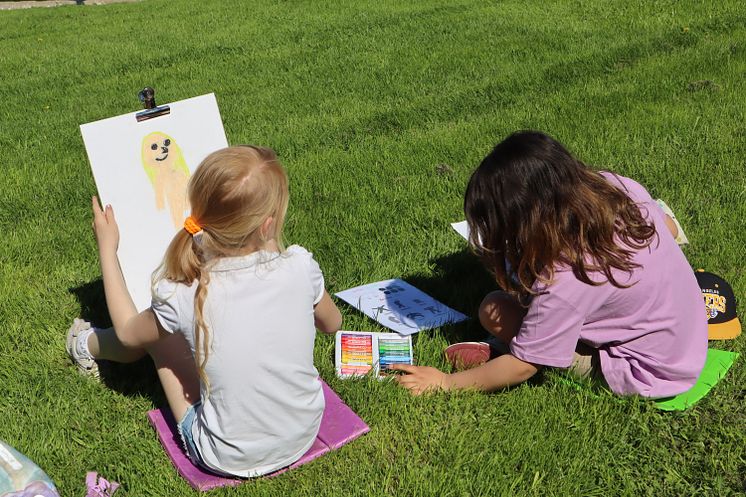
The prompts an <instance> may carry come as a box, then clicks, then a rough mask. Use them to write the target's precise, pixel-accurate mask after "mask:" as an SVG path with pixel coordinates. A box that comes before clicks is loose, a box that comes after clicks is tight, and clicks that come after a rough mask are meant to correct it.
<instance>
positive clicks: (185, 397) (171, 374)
mask: <svg viewBox="0 0 746 497" xmlns="http://www.w3.org/2000/svg"><path fill="white" fill-rule="evenodd" d="M148 353H149V354H150V357H152V358H153V362H154V363H155V367H156V369H157V371H158V378H159V379H160V380H161V386H163V391H164V392H165V394H166V399H167V400H168V405H169V406H170V407H171V412H173V414H174V418H175V419H176V421H177V422H178V421H180V420H181V418H183V417H184V414H185V413H186V410H187V409H188V408H189V407H190V406H191V405H192V404H194V403H195V402H197V401H198V400H199V399H200V392H199V376H198V375H197V366H196V364H195V363H194V356H193V355H192V351H191V349H190V348H189V344H188V343H187V341H186V339H185V338H184V335H182V334H181V333H174V334H169V333H165V332H164V333H163V334H162V335H161V339H160V340H158V341H157V342H155V343H154V344H153V345H151V346H149V347H148Z"/></svg>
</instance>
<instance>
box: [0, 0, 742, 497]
mask: <svg viewBox="0 0 746 497" xmlns="http://www.w3.org/2000/svg"><path fill="white" fill-rule="evenodd" d="M745 26H746V10H744V8H743V6H742V2H741V0H727V1H722V2H696V1H673V0H671V1H662V2H650V1H621V0H620V1H616V2H607V1H605V0H576V1H567V2H559V1H553V2H523V1H517V0H509V1H503V2H482V1H472V0H455V1H449V2H446V1H423V2H416V3H413V2H401V1H390V0H376V1H359V2H354V3H348V2H315V1H314V2H312V1H298V2H277V3H275V2H253V1H252V2H244V1H236V0H230V1H229V0H223V1H217V0H213V1H196V0H192V1H182V0H171V1H166V0H149V1H143V2H141V3H135V4H118V5H108V6H98V7H94V6H90V7H76V6H71V7H61V8H55V9H32V10H24V11H12V12H10V11H9V12H0V75H2V83H1V84H0V171H1V173H0V191H2V194H0V236H2V242H1V243H0V326H1V327H0V337H2V340H0V418H1V419H2V422H0V439H3V440H6V441H7V442H9V443H10V444H11V445H13V446H15V447H16V448H18V449H19V450H20V451H22V452H24V453H25V454H27V455H28V456H29V457H31V458H32V459H34V460H35V461H36V462H37V463H38V464H39V465H40V466H41V467H42V468H44V469H45V470H46V471H47V472H48V473H49V475H50V476H51V477H52V478H53V479H54V480H55V482H57V484H58V486H59V488H60V490H61V492H62V495H63V496H73V495H82V493H83V492H82V488H83V480H84V475H85V472H86V471H87V470H96V471H98V472H99V473H101V474H102V475H104V476H105V477H107V478H110V479H114V480H117V481H119V482H121V483H122V484H123V491H122V494H123V495H127V496H138V497H139V496H145V495H169V496H171V495H192V494H193V492H192V490H191V488H190V487H189V486H188V485H187V484H186V483H185V482H184V481H183V480H181V479H180V478H179V477H178V476H177V475H176V473H175V471H174V469H173V468H172V467H171V464H170V462H169V460H168V459H167V458H166V456H165V454H164V452H163V451H162V450H161V448H160V445H159V444H158V442H157V440H156V437H155V435H154V433H153V431H152V429H151V428H150V426H149V425H148V424H147V421H146V418H145V412H146V411H147V410H149V409H152V408H153V407H154V406H159V405H162V404H163V403H164V397H163V394H162V391H161V389H160V387H159V386H158V384H157V379H156V377H155V374H154V371H153V369H152V366H150V365H149V364H148V363H147V362H143V363H141V364H136V365H132V366H120V367H114V368H112V369H111V370H110V371H109V372H108V375H107V381H106V384H98V383H95V382H92V381H89V380H87V379H85V378H82V377H80V376H78V374H77V373H76V371H75V369H74V368H73V367H71V366H70V365H69V362H68V359H67V356H66V354H65V350H64V336H65V331H66V330H67V327H68V325H69V323H70V321H71V320H72V319H73V318H74V317H77V316H79V315H81V314H82V315H85V316H88V317H92V318H94V319H96V320H97V321H98V322H104V321H106V319H107V317H106V311H105V308H104V301H103V296H102V295H101V288H102V287H101V282H100V274H99V268H98V260H97V253H96V250H95V243H94V240H93V236H92V233H91V225H90V221H91V215H90V212H89V209H90V196H91V195H92V194H94V193H95V186H94V183H93V178H92V175H91V172H90V169H89V166H88V162H87V158H86V154H85V149H84V147H83V142H82V139H81V137H80V132H79V130H78V126H79V125H80V124H81V123H86V122H90V121H93V120H97V119H101V118H105V117H110V116H114V115H119V114H122V113H126V112H131V111H133V110H136V109H137V108H138V105H139V103H138V101H137V99H136V94H137V91H138V90H140V89H141V88H142V87H143V86H146V85H152V86H154V87H155V88H156V90H157V92H158V93H157V96H158V99H159V102H161V103H165V102H167V101H175V100H180V99H184V98H187V97H192V96H196V95H201V94H204V93H208V92H215V94H216V95H217V99H218V103H219V105H220V109H221V112H222V117H223V121H224V123H225V129H226V133H227V136H228V140H229V142H230V143H233V144H239V143H257V144H263V145H267V146H270V147H273V148H274V149H275V150H276V151H277V152H278V154H279V155H280V157H281V159H282V161H283V163H284V164H285V166H286V167H287V169H288V172H289V175H290V184H291V205H290V212H289V218H288V221H287V230H286V233H287V238H288V240H289V241H290V242H292V243H299V244H301V245H304V246H306V247H308V248H309V249H310V250H312V251H313V252H314V253H315V255H316V257H317V259H318V261H319V262H320V264H321V267H322V269H323V270H324V272H325V275H326V281H327V285H328V288H329V289H330V291H331V292H334V291H339V290H343V289H345V288H348V287H351V286H355V285H359V284H363V283H368V282H373V281H378V280H381V279H387V278H393V277H402V278H403V279H405V280H407V281H409V282H410V283H413V284H414V285H416V286H418V287H420V288H421V289H423V290H425V291H427V292H429V293H430V294H432V295H433V296H435V297H437V298H439V299H441V300H442V301H443V302H445V303H446V304H448V305H450V306H452V307H454V308H455V309H458V310H460V311H462V312H464V313H466V314H469V315H471V316H473V315H474V312H475V310H476V308H477V306H478V304H479V301H480V299H481V297H482V296H483V295H484V294H485V293H486V292H488V291H490V290H491V289H493V288H494V284H493V283H491V281H490V279H489V277H488V276H487V274H486V273H485V272H484V271H483V270H482V269H481V268H480V266H479V264H478V263H477V262H476V260H475V259H474V257H473V256H471V255H470V254H469V253H468V251H467V250H466V247H465V243H464V242H463V240H462V239H461V238H460V237H458V235H456V234H455V233H454V232H453V231H452V230H451V228H450V226H449V223H450V222H452V221H458V220H461V219H463V213H462V197H463V192H464V188H465V185H466V181H467V179H468V177H469V174H470V172H471V171H472V170H473V168H474V167H476V165H477V164H478V163H479V161H480V160H481V158H482V157H483V156H484V155H485V154H486V153H487V152H488V151H489V149H490V147H491V146H493V145H494V144H495V143H496V142H497V141H499V140H500V139H502V138H503V137H504V136H505V135H507V134H508V133H510V132H512V131H514V130H517V129H522V128H534V129H540V130H543V131H546V132H548V133H550V134H551V135H553V136H554V137H556V138H557V139H559V140H560V141H562V142H563V143H565V144H566V145H567V146H568V148H569V149H570V150H572V151H573V152H575V153H576V154H577V155H578V156H579V157H580V158H581V159H582V160H584V161H585V162H587V163H589V164H592V165H595V166H598V167H603V168H608V169H610V170H613V171H615V172H618V173H620V174H623V175H627V176H631V177H633V178H635V179H637V180H639V181H640V182H641V183H643V184H644V185H646V186H647V187H648V189H649V190H650V192H651V193H652V194H653V195H654V196H656V197H661V198H664V199H665V200H666V201H667V202H668V204H669V205H670V206H671V207H672V208H673V210H674V212H676V214H677V216H678V218H679V219H680V221H681V222H682V224H683V226H684V229H685V231H686V233H687V235H688V237H689V240H690V242H691V244H690V245H689V246H688V247H686V248H685V251H686V255H687V257H688V258H689V261H690V262H691V265H692V266H693V267H703V268H707V269H709V270H711V271H713V272H716V273H719V274H720V275H722V276H723V277H725V278H726V279H728V280H729V281H730V282H731V283H732V284H733V287H734V289H735V292H736V295H737V296H739V297H741V299H742V301H743V300H744V299H743V297H744V295H746V272H745V271H744V248H746V230H745V229H744V226H745V223H744V219H746V175H745V174H744V170H745V169H744V167H745V163H744V157H745V156H746V124H744V96H745V95H746V83H745V82H744V81H745V80H744V73H745V72H746V27H745ZM441 164H446V165H447V166H448V168H443V167H439V165H441ZM143 243H147V240H143ZM341 307H342V309H343V313H344V315H345V323H344V327H345V328H346V329H362V330H380V329H381V328H379V327H378V326H377V325H376V324H375V323H373V322H372V321H370V320H368V319H367V318H365V317H364V316H362V315H361V314H359V313H357V312H356V311H354V310H352V309H351V308H349V307H346V306H341ZM481 335H482V332H481V331H480V329H479V325H478V323H477V322H475V321H474V320H471V321H470V322H468V323H465V324H461V325H456V326H449V327H444V328H441V329H436V330H433V331H429V332H423V333H420V334H419V335H417V336H416V345H415V348H416V357H417V359H418V362H419V363H420V364H426V365H434V366H440V367H443V366H444V363H443V359H442V356H441V351H442V349H443V347H444V346H446V345H447V344H448V343H450V342H455V341H458V340H461V339H465V338H466V339H473V338H479V337H481ZM316 343H317V345H316V364H317V367H318V369H319V371H320V373H321V375H322V377H323V378H324V379H325V380H326V381H327V382H329V384H330V385H331V386H332V387H333V388H335V389H336V391H337V392H338V393H339V394H340V395H341V397H342V398H343V399H344V400H345V401H346V402H347V403H348V404H349V405H350V406H351V407H352V408H353V409H355V410H356V411H357V412H358V413H359V414H360V415H361V416H362V418H363V419H364V420H365V421H366V422H368V424H370V426H371V432H370V433H369V434H367V435H366V436H364V437H363V438H361V439H359V440H357V441H355V442H354V443H352V444H349V445H347V446H345V447H343V448H342V449H341V450H338V451H336V452H333V453H330V454H328V455H326V456H324V457H323V458H321V459H318V460H317V461H315V462H313V463H312V464H309V465H307V466H304V467H302V468H300V469H296V470H293V471H291V472H289V473H287V474H285V475H283V476H281V477H278V478H275V479H271V480H258V481H253V482H249V483H247V484H245V485H243V486H241V487H238V488H233V489H221V490H217V491H215V492H213V494H214V495H216V496H222V495H252V496H253V495H314V496H321V495H329V496H335V497H338V496H343V495H382V494H396V495H402V496H404V495H439V496H451V495H557V496H561V495H634V496H637V495H654V496H659V495H676V496H679V495H718V496H724V495H735V494H741V493H743V492H744V491H745V485H746V476H745V475H746V407H745V403H744V396H745V393H744V392H745V391H746V372H745V371H746V369H745V368H744V367H743V359H741V360H740V361H739V362H737V363H736V364H735V366H734V367H733V369H732V370H731V372H730V373H729V374H728V376H727V377H726V379H725V380H724V381H722V382H721V383H720V384H719V385H718V386H717V387H716V388H715V389H714V391H713V392H712V393H711V394H709V395H708V396H707V397H706V398H705V399H703V400H702V401H701V402H700V403H699V404H697V406H695V407H694V408H693V409H691V410H689V411H687V412H683V413H663V412H660V411H658V410H656V409H654V408H653V407H652V405H651V404H650V403H649V402H645V401H641V400H639V399H625V400H622V401H621V402H618V401H616V399H615V398H613V397H611V396H609V395H602V396H600V397H597V396H594V395H593V394H591V393H588V392H578V391H576V390H575V389H573V388H572V387H571V386H568V385H566V384H565V383H564V382H562V381H561V379H560V378H559V377H558V373H556V372H552V371H548V372H545V373H543V374H542V375H541V376H540V377H539V378H537V379H536V380H532V381H531V382H529V383H528V384H525V385H521V386H520V387H517V388H514V389H512V390H510V391H507V392H502V393H496V394H489V395H488V394H478V393H474V392H467V393H459V394H438V395H432V396H426V397H420V398H415V397H411V396H409V395H408V394H407V393H406V392H404V391H403V390H401V389H399V388H398V387H397V386H396V385H394V384H391V383H386V382H377V381H372V380H371V381H367V380H361V381H341V380H338V379H336V378H335V377H334V373H333V338H332V337H327V336H319V337H318V339H317V342H316ZM745 344H746V338H743V337H741V338H739V339H737V340H735V341H731V342H722V343H714V344H712V345H713V346H714V347H718V348H723V349H727V350H735V351H740V352H741V353H744V352H746V350H744V349H745V348H746V347H745Z"/></svg>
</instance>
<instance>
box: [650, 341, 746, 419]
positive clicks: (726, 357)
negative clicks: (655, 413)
mask: <svg viewBox="0 0 746 497" xmlns="http://www.w3.org/2000/svg"><path fill="white" fill-rule="evenodd" d="M737 358H738V353H737V352H728V351H726V350H717V349H707V360H706V361H705V367H704V368H703V369H702V373H700V375H699V378H698V379H697V383H695V384H694V386H693V387H692V388H690V389H689V390H687V391H686V392H684V393H680V394H679V395H676V396H674V397H670V398H667V399H660V400H657V401H656V402H655V407H657V408H658V409H663V410H664V411H683V410H684V409H687V408H689V407H691V406H693V405H694V403H695V402H697V401H698V400H699V399H701V398H702V397H704V396H705V395H707V392H709V391H710V390H712V387H714V386H715V385H716V384H717V382H718V381H720V380H721V379H722V378H723V377H724V376H725V374H726V373H727V372H728V370H729V369H730V367H731V366H732V365H733V362H735V360H736V359H737Z"/></svg>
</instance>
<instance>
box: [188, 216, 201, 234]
mask: <svg viewBox="0 0 746 497" xmlns="http://www.w3.org/2000/svg"><path fill="white" fill-rule="evenodd" d="M184 229H185V230H187V232H188V233H189V234H190V235H192V236H194V235H196V234H197V233H199V232H200V231H202V226H200V225H199V223H198V222H197V220H196V219H194V218H193V217H192V216H189V217H188V218H186V219H185V220H184Z"/></svg>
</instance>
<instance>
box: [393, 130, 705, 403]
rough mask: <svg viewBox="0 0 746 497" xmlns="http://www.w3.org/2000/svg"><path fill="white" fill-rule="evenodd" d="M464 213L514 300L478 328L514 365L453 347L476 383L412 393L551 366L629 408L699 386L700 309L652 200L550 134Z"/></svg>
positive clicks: (499, 161) (508, 156)
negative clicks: (596, 384) (637, 400)
mask: <svg viewBox="0 0 746 497" xmlns="http://www.w3.org/2000/svg"><path fill="white" fill-rule="evenodd" d="M464 211H465V213H466V218H467V221H468V224H469V229H470V240H469V242H470V245H472V247H473V248H474V250H475V252H476V254H477V255H478V256H479V257H480V259H481V260H482V261H483V263H484V265H485V266H486V267H487V269H488V270H489V271H490V272H491V273H492V274H494V277H495V279H496V280H497V283H498V285H499V286H500V287H501V288H502V289H504V291H499V292H493V293H490V294H489V295H487V297H486V298H485V299H484V301H483V302H482V304H481V306H480V308H479V319H480V322H481V323H482V326H484V328H485V329H486V330H487V331H489V332H490V333H491V334H492V335H493V336H494V337H495V339H496V340H495V342H502V343H503V344H505V345H507V350H508V351H509V353H505V354H503V355H499V356H497V357H494V356H495V355H496V354H495V353H494V351H493V350H491V348H490V346H489V345H488V344H487V343H473V342H472V343H464V344H455V345H452V346H451V347H449V348H448V349H446V357H447V359H448V360H449V361H450V362H451V363H452V364H453V365H454V366H455V367H456V368H457V369H459V368H460V369H464V368H469V367H472V369H467V370H464V371H459V372H455V373H453V374H445V373H443V372H441V371H439V370H437V369H435V368H432V367H421V366H420V367H418V366H407V365H404V366H398V367H395V368H396V369H400V370H401V371H403V372H404V373H407V374H405V375H402V376H400V377H399V378H398V381H399V383H400V384H401V385H403V386H404V387H406V388H408V389H410V390H411V391H412V392H413V393H421V392H424V391H426V390H430V389H444V390H449V389H461V388H476V389H479V390H485V391H491V390H497V389H502V388H505V387H509V386H511V385H517V384H519V383H521V382H524V381H526V380H527V379H529V378H531V377H532V376H533V375H535V374H536V372H537V371H539V370H540V369H541V368H542V367H544V366H551V367H557V368H570V369H571V371H572V372H574V373H576V374H577V375H579V376H585V377H590V378H594V379H597V380H599V381H601V382H602V383H605V384H606V385H607V386H608V388H610V389H611V390H612V391H613V392H615V393H617V394H620V395H628V394H637V395H641V396H644V397H652V398H660V397H668V396H672V395H675V394H679V393H681V392H684V391H686V390H688V389H689V388H691V387H692V386H693V385H694V383H695V381H696V380H697V377H698V376H699V373H700V371H701V370H702V367H703V366H704V362H705V356H706V352H707V318H706V316H705V312H704V309H703V306H702V295H701V293H700V289H699V286H698V285H697V281H696V279H695V277H694V273H693V272H692V270H691V268H690V267H689V264H688V263H687V261H686V258H685V257H684V254H683V253H682V252H681V250H680V249H679V247H678V245H677V244H676V242H675V241H674V236H672V233H671V232H670V231H669V228H667V226H668V225H669V223H670V224H673V223H672V221H671V220H670V219H666V218H665V215H664V214H663V212H662V211H661V210H660V208H659V207H658V205H657V204H656V202H655V201H654V200H653V199H652V198H651V197H650V194H649V193H648V192H647V191H646V190H645V188H643V187H642V186H640V185H639V184H638V183H636V182H635V181H633V180H631V179H629V178H625V177H622V176H618V175H615V174H611V173H606V172H601V173H599V172H595V171H592V170H590V169H589V168H588V167H586V166H585V165H584V164H583V163H582V162H580V161H579V160H577V159H575V158H574V157H573V156H572V155H571V154H570V153H569V152H568V151H567V150H565V148H564V147H563V146H562V145H561V144H560V143H558V142H557V141H555V140H553V139H552V138H550V137H549V136H547V135H545V134H542V133H538V132H519V133H515V134H513V135H511V136H509V137H508V138H506V139H505V140H504V141H503V142H501V143H500V144H498V145H497V146H496V147H495V149H494V150H493V151H492V152H491V153H490V154H489V155H488V156H487V157H486V158H485V159H484V160H483V161H482V163H481V164H480V166H479V167H478V168H477V169H476V171H475V172H474V173H473V174H472V177H471V179H470V181H469V184H468V186H467V189H466V196H465V200H464ZM674 229H675V225H674Z"/></svg>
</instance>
